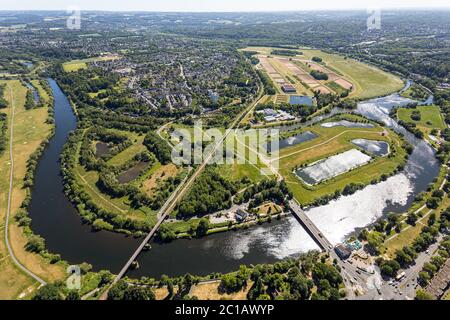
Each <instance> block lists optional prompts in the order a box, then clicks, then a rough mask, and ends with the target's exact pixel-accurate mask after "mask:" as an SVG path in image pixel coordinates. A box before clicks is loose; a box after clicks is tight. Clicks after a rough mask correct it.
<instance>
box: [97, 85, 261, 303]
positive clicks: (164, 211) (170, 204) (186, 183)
mask: <svg viewBox="0 0 450 320" xmlns="http://www.w3.org/2000/svg"><path fill="white" fill-rule="evenodd" d="M263 92H264V91H263V90H262V86H261V84H260V87H259V90H258V95H257V97H256V98H255V99H254V101H253V102H252V103H251V104H250V105H249V106H248V107H247V108H245V110H244V111H243V112H242V113H240V114H239V115H238V117H237V118H236V119H235V120H234V121H233V123H232V124H231V125H230V126H229V128H228V129H227V130H226V132H225V135H224V136H223V137H222V139H221V140H220V141H218V142H217V143H216V145H215V146H214V148H213V150H211V152H210V153H209V154H208V155H206V157H205V158H204V159H203V162H202V163H201V164H200V165H199V166H198V167H197V168H196V169H195V171H194V173H193V174H192V175H191V176H190V177H189V176H187V178H186V179H185V180H183V181H182V182H181V183H180V185H179V186H178V188H177V189H176V191H175V192H173V193H172V194H171V196H170V197H169V199H168V200H167V201H166V203H165V204H164V205H163V207H162V208H161V209H160V211H159V212H160V213H159V216H160V218H159V220H158V221H157V223H156V224H155V226H154V227H153V228H152V230H150V232H149V233H148V234H147V236H146V237H145V239H144V241H142V243H141V244H140V246H139V247H138V248H137V249H136V251H135V252H134V253H133V255H132V256H131V258H130V259H129V260H128V261H127V262H126V264H125V265H124V267H123V268H122V270H121V271H120V272H119V274H118V275H117V276H116V277H115V278H114V280H113V282H112V284H111V286H112V285H114V284H115V283H117V282H118V281H119V280H120V279H121V278H122V277H123V276H124V275H125V273H126V272H127V270H128V269H129V268H130V266H131V264H132V263H133V261H135V259H136V258H137V257H138V255H139V254H140V253H141V251H142V250H143V249H144V247H145V245H146V244H147V242H148V241H150V239H151V238H152V237H153V235H154V234H155V233H156V231H157V230H158V229H159V227H160V226H161V224H162V223H163V222H164V220H165V219H166V218H167V217H168V215H169V214H170V213H171V212H172V210H173V209H174V208H175V206H176V205H177V203H178V201H179V200H180V199H181V198H182V197H183V196H184V194H185V193H186V192H187V190H188V189H189V188H190V187H191V185H192V184H193V183H194V181H195V180H196V178H197V177H198V176H199V175H200V173H201V172H202V171H203V169H204V168H205V167H206V165H207V164H208V163H209V161H210V159H211V158H212V157H213V155H214V154H215V152H216V151H217V150H218V148H219V147H221V144H222V143H223V141H224V140H225V139H226V138H227V137H228V135H229V134H230V133H231V132H232V131H233V129H234V128H235V127H237V126H239V124H240V123H241V122H242V120H243V119H244V118H245V116H246V115H247V114H248V113H249V112H251V111H252V110H253V109H254V108H255V106H256V105H257V104H258V102H259V101H260V99H261V98H262V96H263ZM111 286H110V287H111ZM110 287H109V288H110ZM109 288H108V289H107V290H105V292H104V293H103V294H102V296H101V297H100V300H105V299H106V297H107V294H108V291H109Z"/></svg>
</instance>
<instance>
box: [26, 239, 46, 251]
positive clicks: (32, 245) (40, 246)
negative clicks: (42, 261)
mask: <svg viewBox="0 0 450 320" xmlns="http://www.w3.org/2000/svg"><path fill="white" fill-rule="evenodd" d="M25 248H26V249H27V250H28V251H31V252H36V253H39V252H41V251H43V250H44V249H45V240H44V238H42V237H40V236H38V235H31V236H30V237H29V238H28V243H27V244H26V246H25Z"/></svg>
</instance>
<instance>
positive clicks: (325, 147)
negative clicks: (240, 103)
mask: <svg viewBox="0 0 450 320" xmlns="http://www.w3.org/2000/svg"><path fill="white" fill-rule="evenodd" d="M308 130H310V131H313V132H314V133H315V134H316V135H318V137H317V138H316V139H313V140H310V141H308V142H304V143H300V144H298V145H296V146H293V147H289V148H285V149H283V150H282V151H281V152H280V163H279V166H280V173H281V174H282V175H283V176H284V177H285V179H286V183H287V184H288V186H289V188H290V189H291V190H292V192H293V194H294V197H295V198H296V199H297V200H298V201H299V202H300V203H302V204H304V205H307V204H311V203H312V202H313V201H314V200H316V199H318V198H320V197H321V196H324V195H328V194H332V193H334V192H335V191H336V190H342V189H343V188H344V187H345V186H346V185H348V184H349V183H363V184H369V183H370V182H371V181H372V180H373V179H378V178H379V177H380V176H381V175H382V174H383V173H385V174H389V173H391V172H393V171H394V170H395V169H396V168H397V166H398V165H399V164H401V163H404V162H405V160H404V156H405V154H406V152H405V151H404V149H403V148H402V147H401V145H402V141H401V139H400V137H399V136H398V135H397V134H395V133H394V132H393V131H387V132H388V135H382V132H383V131H384V128H381V127H380V126H378V125H377V126H375V127H374V128H344V127H334V128H323V127H321V126H320V125H315V126H313V127H312V128H308ZM357 138H365V139H371V140H379V141H386V142H388V143H389V144H390V147H391V156H386V157H376V158H375V160H374V161H372V162H370V163H369V164H366V165H363V166H361V167H359V168H357V169H354V170H352V171H350V172H347V173H344V174H341V175H338V176H336V177H334V178H332V179H330V180H327V181H324V182H322V183H319V184H318V185H315V186H308V185H306V184H304V183H302V182H301V180H300V179H299V178H298V177H297V176H296V175H295V174H294V173H293V171H294V169H295V167H299V166H300V165H302V164H310V163H312V162H315V161H317V160H320V159H324V158H327V157H330V156H332V155H335V154H338V153H342V152H345V151H348V150H350V149H354V148H356V146H355V145H354V144H353V143H351V140H353V139H357Z"/></svg>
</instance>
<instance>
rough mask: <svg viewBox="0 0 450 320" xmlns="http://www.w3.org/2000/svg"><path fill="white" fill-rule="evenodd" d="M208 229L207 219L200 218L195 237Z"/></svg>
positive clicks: (204, 233) (201, 235)
mask: <svg viewBox="0 0 450 320" xmlns="http://www.w3.org/2000/svg"><path fill="white" fill-rule="evenodd" d="M208 230H209V220H208V219H206V218H203V219H200V222H199V223H198V226H197V229H196V234H197V237H203V236H204V235H206V234H207V233H208Z"/></svg>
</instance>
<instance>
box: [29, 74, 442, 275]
mask: <svg viewBox="0 0 450 320" xmlns="http://www.w3.org/2000/svg"><path fill="white" fill-rule="evenodd" d="M49 83H50V86H51V89H52V91H53V95H54V98H55V123H56V132H55V135H54V136H53V138H52V139H51V140H50V142H49V145H48V146H47V147H46V149H45V151H44V153H43V156H42V158H41V159H40V161H39V164H38V166H37V170H36V175H35V185H34V187H33V190H32V201H31V204H30V210H29V211H30V216H31V218H32V220H33V222H32V229H33V231H34V232H35V233H36V234H39V235H41V236H42V237H44V238H45V239H46V245H47V248H48V249H49V251H50V252H52V253H59V254H60V255H61V257H62V258H63V259H65V260H67V261H69V262H70V263H73V264H78V263H81V262H88V263H90V264H92V265H93V267H94V270H100V269H109V270H111V271H112V272H115V273H117V272H118V271H119V270H120V268H121V267H122V266H123V265H124V264H125V262H126V261H127V260H128V258H129V257H130V256H131V254H132V252H133V251H134V250H135V249H136V248H137V246H138V245H139V243H140V241H141V239H135V238H133V237H127V236H124V235H122V234H116V233H112V232H106V231H100V232H92V230H91V227H90V226H89V225H83V224H82V223H81V220H80V217H79V214H78V212H77V210H76V209H75V208H74V207H73V206H72V204H71V203H70V202H69V201H68V200H67V198H66V197H65V195H64V193H63V185H62V178H61V176H60V169H59V168H60V163H59V155H60V153H61V151H62V149H63V146H64V143H65V141H66V140H67V137H68V134H69V133H70V131H72V130H74V129H75V128H76V118H75V116H74V114H73V112H72V109H71V107H70V104H69V101H68V100H67V98H66V96H65V95H64V93H63V92H62V91H61V90H60V88H59V87H58V85H57V84H56V82H55V81H54V80H52V79H49ZM402 99H403V98H402ZM402 99H400V100H399V99H398V97H395V96H394V95H392V96H389V97H385V98H380V99H378V100H377V99H375V100H370V101H367V102H365V103H361V104H359V107H358V111H359V112H360V113H362V114H364V115H366V116H368V117H372V118H374V119H378V120H382V121H386V122H387V124H388V125H389V126H390V127H393V128H394V129H395V130H399V131H402V132H404V129H403V128H401V127H399V126H398V125H397V124H396V123H395V122H394V121H392V120H391V119H390V118H389V117H388V112H389V109H390V107H392V106H393V105H395V104H399V103H406V102H405V100H402ZM407 139H408V140H410V141H412V142H414V143H413V145H415V146H416V148H415V150H414V152H413V154H412V155H411V157H410V159H409V161H408V164H407V166H406V169H405V171H404V172H403V173H400V174H398V175H396V176H393V177H391V178H389V179H388V180H387V181H384V182H382V183H379V184H377V185H371V186H368V187H366V188H365V189H363V190H361V191H358V192H356V193H355V194H354V195H351V196H348V197H341V198H339V199H338V200H336V201H333V202H331V203H330V204H328V205H326V206H322V207H318V208H313V209H310V210H308V211H307V212H306V213H307V214H308V216H310V218H311V219H312V220H313V221H314V222H315V223H316V224H317V225H318V227H319V228H321V229H322V230H323V233H324V234H325V235H326V236H327V237H328V238H329V239H330V240H331V241H332V242H333V243H338V242H340V241H342V240H343V239H344V238H345V237H346V236H348V235H350V234H352V233H353V232H355V230H358V229H359V228H362V227H364V226H367V225H369V224H371V223H373V222H374V221H375V220H376V219H378V218H379V217H380V216H382V215H383V214H386V213H387V212H390V211H393V212H401V211H403V210H405V209H406V208H407V207H408V206H409V205H410V204H411V202H412V200H413V199H414V196H415V194H417V193H418V192H420V191H423V190H425V188H426V187H427V185H428V184H429V183H430V182H431V181H432V180H433V178H434V177H436V176H437V174H438V170H439V166H438V163H437V162H436V160H435V159H434V153H433V150H432V149H431V148H430V147H429V146H428V145H427V144H426V143H424V142H422V141H417V140H414V139H415V138H414V137H413V136H412V135H410V134H407ZM369 198H370V199H371V200H370V202H369V201H367V199H369ZM311 249H318V247H317V245H316V244H315V242H314V241H313V240H312V239H311V238H310V237H309V235H308V234H307V233H306V232H305V231H304V230H303V228H302V227H301V226H300V225H299V224H298V222H297V221H296V220H295V219H294V218H292V217H288V218H283V219H281V220H280V221H278V220H273V221H272V223H267V224H263V225H261V226H255V227H251V228H249V229H246V230H240V231H238V232H226V233H219V234H215V235H211V236H208V237H206V238H203V239H193V240H184V239H183V240H177V241H174V242H172V243H168V244H158V243H152V248H151V250H149V251H148V252H143V253H142V254H141V255H140V256H139V258H138V260H139V264H140V268H139V269H137V270H133V271H130V272H129V276H131V277H139V276H148V277H159V276H161V275H162V274H166V275H169V276H176V275H181V274H184V273H187V272H189V273H191V274H198V275H206V274H209V273H212V272H228V271H231V270H235V269H237V268H238V267H239V265H240V264H257V263H271V262H275V261H277V260H280V259H282V258H285V257H289V256H294V255H297V254H299V253H301V252H306V251H308V250H311Z"/></svg>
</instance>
